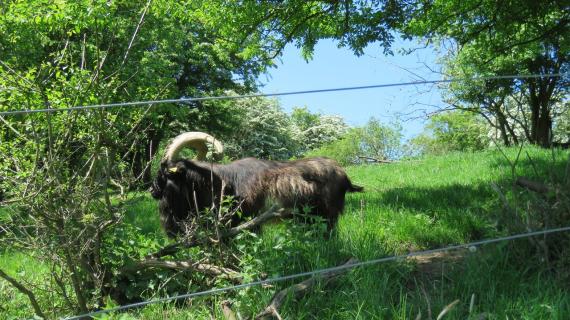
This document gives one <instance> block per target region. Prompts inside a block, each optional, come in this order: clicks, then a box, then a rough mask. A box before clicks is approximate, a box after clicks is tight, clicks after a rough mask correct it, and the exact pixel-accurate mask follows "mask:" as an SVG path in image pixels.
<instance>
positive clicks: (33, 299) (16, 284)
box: [0, 269, 47, 319]
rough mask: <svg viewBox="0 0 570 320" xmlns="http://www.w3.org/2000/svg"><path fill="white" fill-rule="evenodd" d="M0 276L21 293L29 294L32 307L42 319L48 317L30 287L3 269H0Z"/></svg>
mask: <svg viewBox="0 0 570 320" xmlns="http://www.w3.org/2000/svg"><path fill="white" fill-rule="evenodd" d="M0 277H1V278H4V280H6V281H8V282H9V283H10V284H11V285H13V286H14V287H15V288H16V289H18V290H19V291H20V292H21V293H23V294H25V295H27V296H28V299H30V303H31V304H32V307H33V308H34V312H35V313H36V315H37V316H38V317H40V318H42V319H47V317H46V315H45V314H44V313H43V311H42V309H41V308H40V305H39V304H38V300H36V296H35V294H34V293H33V292H32V291H30V290H29V289H28V288H26V287H25V286H24V285H23V284H21V283H20V282H19V281H18V280H16V279H14V278H12V277H10V276H9V275H7V274H6V273H5V272H4V271H3V270H2V269H0Z"/></svg>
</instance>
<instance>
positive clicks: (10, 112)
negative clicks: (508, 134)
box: [0, 73, 570, 116]
mask: <svg viewBox="0 0 570 320" xmlns="http://www.w3.org/2000/svg"><path fill="white" fill-rule="evenodd" d="M564 76H570V73H553V74H528V75H520V74H519V75H503V76H488V77H473V78H454V79H443V80H421V81H410V82H398V83H385V84H375V85H367V86H355V87H340V88H328V89H315V90H303V91H289V92H281V93H254V94H245V95H235V96H230V95H223V96H210V97H194V98H192V97H190V98H178V99H164V100H146V101H133V102H118V103H107V104H97V105H85V106H75V107H69V108H44V109H21V110H8V111H2V112H0V116H10V115H18V114H31V113H54V112H64V111H78V110H93V109H105V108H118V107H138V106H146V105H158V104H165V103H179V104H183V103H188V102H197V101H212V100H235V99H244V98H257V97H278V96H290V95H299V94H311V93H323V92H337V91H352V90H364V89H377V88H388V87H402V86H415V85H425V84H439V83H452V82H466V81H486V80H505V79H507V80H508V79H536V78H557V77H564Z"/></svg>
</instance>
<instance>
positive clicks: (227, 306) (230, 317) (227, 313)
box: [222, 300, 237, 320]
mask: <svg viewBox="0 0 570 320" xmlns="http://www.w3.org/2000/svg"><path fill="white" fill-rule="evenodd" d="M222 313H223V314H224V318H225V319H226V320H236V319H237V318H236V314H235V312H234V311H233V310H232V304H231V302H229V301H228V300H224V301H222Z"/></svg>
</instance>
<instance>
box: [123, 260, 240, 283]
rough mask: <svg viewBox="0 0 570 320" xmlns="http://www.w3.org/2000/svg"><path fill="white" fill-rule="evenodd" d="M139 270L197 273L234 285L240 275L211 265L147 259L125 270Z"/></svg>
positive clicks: (238, 281)
mask: <svg viewBox="0 0 570 320" xmlns="http://www.w3.org/2000/svg"><path fill="white" fill-rule="evenodd" d="M141 268H161V269H170V270H179V271H188V270H190V271H197V272H203V273H205V274H208V275H211V276H216V277H219V278H222V279H226V280H230V281H232V282H234V283H241V282H242V280H243V277H242V275H241V274H240V273H239V272H237V271H235V270H232V269H229V268H224V267H219V266H216V265H213V264H208V263H201V262H193V261H189V260H187V261H164V260H158V259H147V260H143V261H140V262H137V263H135V264H134V265H131V266H129V267H128V268H127V270H139V269H141Z"/></svg>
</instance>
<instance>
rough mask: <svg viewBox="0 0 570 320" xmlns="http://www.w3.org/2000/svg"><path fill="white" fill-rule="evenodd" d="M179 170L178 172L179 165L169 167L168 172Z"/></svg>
mask: <svg viewBox="0 0 570 320" xmlns="http://www.w3.org/2000/svg"><path fill="white" fill-rule="evenodd" d="M177 172H178V167H176V166H174V167H170V168H168V173H177Z"/></svg>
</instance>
